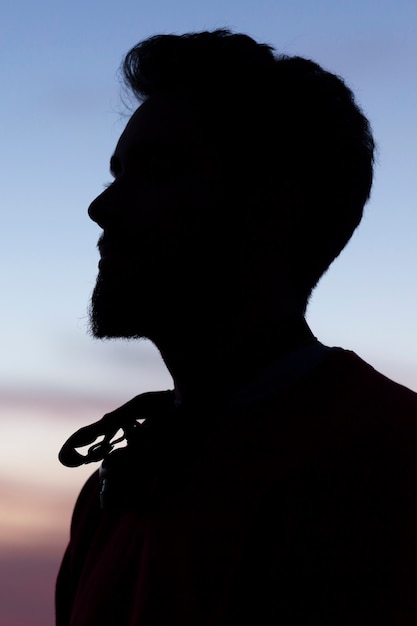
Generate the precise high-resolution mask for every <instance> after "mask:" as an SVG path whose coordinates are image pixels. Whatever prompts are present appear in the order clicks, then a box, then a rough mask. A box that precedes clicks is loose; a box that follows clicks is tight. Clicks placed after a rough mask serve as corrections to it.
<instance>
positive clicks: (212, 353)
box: [155, 315, 315, 404]
mask: <svg viewBox="0 0 417 626" xmlns="http://www.w3.org/2000/svg"><path fill="white" fill-rule="evenodd" d="M231 336H232V337H233V335H231V334H230V333H222V332H216V333H211V334H205V335H204V337H203V339H201V337H200V336H199V335H198V332H197V333H196V334H195V335H193V336H189V335H186V336H184V334H183V335H182V336H181V335H176V336H175V337H174V338H170V340H168V341H164V340H161V341H159V342H155V344H156V346H157V347H158V349H159V351H160V353H161V355H162V358H163V360H164V362H165V364H166V366H167V368H168V370H169V371H170V373H171V376H172V378H173V380H174V384H175V390H176V394H177V398H178V400H179V401H180V402H182V403H187V404H194V403H198V402H201V398H202V397H206V398H207V396H210V394H211V395H213V396H215V397H216V398H217V399H219V398H226V397H228V396H229V395H230V394H231V393H233V392H234V391H236V390H238V389H241V388H242V387H243V386H244V385H245V384H246V383H247V382H248V381H250V380H251V379H252V378H253V377H254V376H256V375H257V374H259V373H260V372H261V371H262V370H263V369H264V368H265V367H267V366H268V365H269V364H270V363H272V362H274V361H276V360H277V359H279V358H280V357H282V356H283V355H285V354H287V353H288V352H290V351H292V350H294V349H296V348H299V347H301V346H302V345H307V344H309V343H312V342H314V341H315V337H314V335H313V334H312V332H311V330H310V328H309V327H308V325H307V323H306V321H305V319H304V317H303V316H302V315H299V316H296V315H294V316H288V317H283V318H281V319H280V320H279V321H277V324H276V326H274V327H273V328H268V329H261V330H259V331H258V332H257V333H253V334H251V335H248V334H246V335H245V336H240V337H239V336H238V337H236V336H235V337H234V338H233V339H230V337H231ZM225 337H226V338H225Z"/></svg>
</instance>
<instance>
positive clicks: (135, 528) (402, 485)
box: [56, 349, 417, 626]
mask: <svg viewBox="0 0 417 626" xmlns="http://www.w3.org/2000/svg"><path fill="white" fill-rule="evenodd" d="M187 419H188V421H187V420H185V421H184V423H183V424H182V423H181V418H179V419H178V424H177V425H176V427H175V430H174V431H173V433H174V434H171V435H170V436H169V437H166V438H165V440H163V441H162V440H161V445H160V446H159V444H158V443H157V445H156V446H155V447H154V449H155V458H153V459H152V461H153V463H151V465H152V471H150V472H148V473H147V472H146V467H145V468H144V470H143V471H142V470H140V471H138V472H137V473H127V475H126V476H125V478H124V479H123V480H124V485H125V486H126V485H128V486H129V489H130V493H131V502H129V497H128V498H125V502H122V504H121V505H120V506H121V508H118V507H117V506H116V507H111V506H110V507H107V508H105V509H104V510H101V509H100V500H99V478H98V472H95V473H94V474H93V475H92V476H91V478H90V479H89V480H88V481H87V483H86V484H85V486H84V487H83V489H82V491H81V493H80V496H79V498H78V500H77V503H76V506H75V510H74V515H73V520H72V525H71V539H70V543H69V546H68V548H67V551H66V553H65V556H64V559H63V562H62V565H61V569H60V572H59V576H58V581H57V591H56V607H57V626H106V625H115V626H165V625H167V626H168V625H169V626H235V625H237V624H239V625H240V624H243V623H252V624H256V625H257V626H258V625H259V626H268V625H272V624H273V625H277V626H278V625H279V626H290V625H291V626H295V625H303V626H304V625H305V626H313V625H314V626H316V625H317V626H362V625H363V626H365V625H366V626H374V625H375V626H376V625H378V626H388V625H390V626H411V625H414V626H415V625H416V624H417V394H416V393H414V392H413V391H411V390H409V389H407V388H405V387H403V386H401V385H399V384H397V383H395V382H393V381H391V380H389V379H387V378H386V377H385V376H383V375H381V374H380V373H378V372H376V371H375V370H374V369H373V368H372V367H370V366H369V365H368V364H366V363H365V362H364V361H362V360H361V359H360V358H359V357H358V356H356V355H355V354H354V353H352V352H348V351H345V350H342V349H332V350H331V351H329V352H328V353H327V354H326V357H325V358H324V359H323V360H322V362H321V363H319V364H318V365H316V366H315V367H314V368H313V369H312V370H310V371H309V372H307V373H303V374H302V375H301V378H298V379H297V380H291V381H289V383H288V384H287V385H285V386H284V387H281V388H280V389H279V390H277V392H276V393H274V394H272V395H267V396H265V397H264V398H263V399H258V400H257V401H256V402H255V403H253V402H252V403H249V404H247V405H245V406H243V407H242V406H241V407H240V408H235V409H233V410H231V409H227V408H225V409H223V408H222V407H218V410H216V412H215V414H212V413H211V412H210V413H206V412H205V411H204V407H203V408H202V410H201V414H198V415H197V414H196V415H194V416H192V421H190V419H189V416H188V418H187ZM184 424H185V425H186V427H184ZM190 425H191V426H190ZM189 426H190V427H189Z"/></svg>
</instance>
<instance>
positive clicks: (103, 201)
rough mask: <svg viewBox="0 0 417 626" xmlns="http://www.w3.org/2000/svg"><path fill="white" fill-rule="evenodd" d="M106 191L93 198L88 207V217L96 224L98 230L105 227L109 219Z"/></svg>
mask: <svg viewBox="0 0 417 626" xmlns="http://www.w3.org/2000/svg"><path fill="white" fill-rule="evenodd" d="M107 191H108V190H107V189H105V190H104V191H103V193H101V194H100V195H99V196H97V198H95V199H94V200H93V201H92V203H91V204H90V206H89V207H88V216H89V218H90V219H92V220H93V222H96V224H98V225H99V226H100V228H103V229H104V227H105V224H106V223H107V222H108V219H109V203H108V198H107V195H108V194H107Z"/></svg>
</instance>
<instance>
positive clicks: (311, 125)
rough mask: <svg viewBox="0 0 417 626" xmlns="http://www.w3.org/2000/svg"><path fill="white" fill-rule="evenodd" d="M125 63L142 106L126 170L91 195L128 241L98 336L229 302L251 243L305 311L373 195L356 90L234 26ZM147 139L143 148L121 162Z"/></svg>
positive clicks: (97, 318) (100, 305)
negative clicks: (98, 193) (265, 252)
mask: <svg viewBox="0 0 417 626" xmlns="http://www.w3.org/2000/svg"><path fill="white" fill-rule="evenodd" d="M121 69H122V74H123V78H124V81H125V84H126V86H127V87H128V89H129V90H130V92H131V93H132V94H133V95H134V97H135V98H136V100H137V102H138V104H140V106H139V109H138V110H137V111H136V112H135V113H134V115H133V116H132V118H131V120H130V122H129V124H128V125H127V128H126V130H125V131H124V133H123V135H122V137H121V139H120V141H119V144H118V146H117V148H116V151H115V154H114V156H113V162H114V164H115V168H114V169H115V172H114V173H115V182H114V183H113V185H112V186H111V187H110V188H109V189H107V190H106V191H105V192H104V193H103V194H102V195H101V196H99V198H97V199H96V200H95V201H94V202H93V204H92V205H91V207H90V215H91V216H92V218H93V219H94V220H95V221H97V222H98V223H99V225H100V226H101V227H102V228H103V231H104V232H103V240H102V248H103V249H104V245H105V243H106V240H107V242H108V243H109V244H110V245H113V242H117V245H115V247H118V249H119V251H120V250H122V249H123V250H124V257H123V258H124V260H122V261H121V260H120V259H121V256H120V255H119V258H118V260H117V261H116V260H115V259H113V260H114V263H113V265H111V264H110V261H109V264H110V265H111V267H110V268H109V269H108V270H107V269H106V267H105V262H106V259H104V262H103V267H102V268H101V270H100V273H99V277H98V280H97V286H96V288H95V291H94V294H93V301H92V315H91V319H92V331H93V333H94V334H95V336H98V337H103V336H134V337H135V336H147V337H149V338H151V339H153V336H152V333H153V332H157V326H158V325H159V327H160V326H161V325H163V324H166V323H167V322H168V318H171V316H172V315H174V313H175V311H177V312H178V315H180V316H181V315H184V308H187V307H188V308H187V310H188V311H190V305H192V303H193V302H195V305H196V310H201V307H205V310H206V311H211V313H212V314H213V313H214V311H215V309H216V310H219V309H222V308H223V310H225V308H226V307H225V305H226V304H230V303H231V302H232V300H233V298H234V296H235V293H234V289H233V285H234V284H237V283H238V282H239V280H240V279H239V277H238V273H239V267H238V264H239V263H240V262H241V261H242V255H245V254H246V256H247V259H246V261H247V262H248V263H256V259H259V258H260V257H261V256H262V255H261V254H260V253H261V252H262V251H263V250H265V248H266V247H267V248H268V250H269V254H268V263H269V265H271V262H272V265H275V266H276V268H277V276H278V275H282V274H283V272H285V273H286V274H287V276H288V282H289V283H290V284H291V285H292V290H293V293H294V294H295V297H296V299H297V302H298V304H299V307H300V309H302V310H305V307H306V305H307V302H308V298H309V296H310V294H311V291H312V290H313V288H314V287H315V286H316V284H317V282H318V281H319V279H320V277H321V276H322V275H323V274H324V273H325V271H326V270H327V268H328V267H329V266H330V264H331V263H332V261H333V260H334V259H335V258H336V257H337V256H338V255H339V253H340V252H341V250H342V249H343V248H344V247H345V245H346V244H347V242H348V241H349V239H350V237H351V236H352V234H353V232H354V230H355V229H356V227H357V226H358V224H359V223H360V220H361V218H362V214H363V208H364V205H365V203H366V201H367V200H368V198H369V194H370V189H371V184H372V175H373V153H374V142H373V138H372V134H371V130H370V126H369V123H368V121H367V119H366V118H365V116H364V115H363V113H362V111H361V110H360V108H359V107H358V105H357V103H356V102H355V99H354V96H353V94H352V92H351V90H350V89H349V88H348V87H347V86H346V84H345V83H344V81H343V80H342V79H341V78H339V77H338V76H336V75H334V74H332V73H330V72H327V71H325V70H324V69H323V68H321V67H320V66H319V65H318V64H317V63H314V62H313V61H311V60H308V59H304V58H300V57H297V56H295V57H289V56H287V55H281V54H277V53H276V52H275V51H274V49H273V48H272V46H270V45H267V44H264V43H258V42H256V41H254V40H253V39H252V38H250V37H248V36H246V35H243V34H234V33H231V32H230V31H228V30H216V31H212V32H201V33H189V34H185V35H157V36H154V37H151V38H149V39H147V40H145V41H143V42H141V43H139V44H138V45H136V46H135V47H134V48H132V49H131V50H130V51H129V52H128V54H127V55H126V57H125V59H124V62H123V64H122V68H121ZM135 142H136V143H137V142H139V143H140V144H141V146H142V147H141V150H140V151H139V152H141V154H142V156H141V157H140V158H139V159H138V158H135V159H130V161H129V163H124V162H122V161H126V160H128V159H129V155H132V154H133V153H134V152H135V150H136V148H137V146H136V148H135V147H134V146H133V144H135ZM132 146H133V147H132ZM136 152H138V151H137V150H136ZM152 163H153V164H154V165H150V164H152ZM155 163H156V167H154V166H155ZM156 170H157V171H156ZM155 175H156V177H155ZM158 177H160V180H159V182H158ZM167 178H169V182H168V184H167ZM149 180H151V181H152V185H149ZM146 181H147V182H146ZM145 182H146V185H145ZM258 253H259V254H258ZM263 258H266V257H265V255H263ZM248 259H249V261H248ZM260 271H262V267H261V268H260ZM196 273H197V279H196ZM193 276H194V278H193ZM278 288H279V286H278V285H277V289H278ZM136 303H138V304H136ZM182 305H183V310H181V306H182ZM191 308H192V307H191ZM146 309H147V310H148V311H149V314H148V315H147V314H146ZM174 317H175V315H174ZM141 320H142V321H143V323H142V321H141ZM152 325H153V327H152Z"/></svg>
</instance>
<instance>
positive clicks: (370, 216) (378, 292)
mask: <svg viewBox="0 0 417 626" xmlns="http://www.w3.org/2000/svg"><path fill="white" fill-rule="evenodd" d="M218 27H228V28H230V29H232V30H234V31H235V32H245V33H246V34H248V35H251V36H252V37H254V38H255V39H257V40H259V41H263V42H266V43H269V44H271V45H273V46H274V47H275V48H276V50H277V52H282V53H285V54H290V55H291V54H297V55H301V56H304V57H307V58H311V59H313V60H314V61H316V62H318V63H320V64H321V65H322V66H323V67H324V68H325V69H327V70H330V71H332V72H335V73H336V74H338V75H340V76H342V77H343V78H344V79H345V81H346V82H347V84H348V85H349V86H350V87H351V88H352V89H353V91H354V93H355V95H356V98H357V101H358V103H359V105H360V106H361V107H362V109H363V110H364V112H365V114H366V115H367V117H368V118H369V120H370V122H371V125H372V128H373V132H374V135H375V139H376V142H377V146H378V149H377V162H376V169H375V181H374V187H373V191H372V195H371V199H370V201H369V203H368V204H367V206H366V209H365V214H364V218H363V220H362V223H361V225H360V226H359V228H358V230H357V231H356V232H355V234H354V236H353V238H352V240H351V241H350V243H349V244H348V246H347V247H346V249H345V250H344V251H343V252H342V254H341V255H340V257H339V258H338V259H337V260H336V261H335V262H334V263H333V264H332V266H331V268H330V269H329V271H328V272H327V273H326V275H325V276H324V277H323V278H322V280H321V281H320V283H319V285H318V287H317V288H316V290H315V291H314V293H313V296H312V298H311V301H310V304H309V307H308V310H307V321H308V323H309V324H310V327H311V329H312V331H313V332H314V334H315V335H316V336H317V337H318V339H320V341H322V342H323V343H325V344H327V345H337V346H341V347H343V348H347V349H350V350H354V351H355V352H356V353H357V354H359V356H361V357H362V358H363V359H365V360H366V361H367V362H368V363H370V364H371V365H372V366H373V367H375V368H376V369H377V370H379V371H380V372H382V373H383V374H385V375H386V376H389V377H390V378H392V379H394V380H396V381H397V382H399V383H401V384H403V385H405V386H407V387H409V388H411V389H413V390H416V391H417V332H416V329H415V319H416V314H417V289H416V284H415V276H416V270H417V246H416V242H417V212H416V199H415V179H416V173H417V172H416V164H417V124H416V111H417V80H416V78H417V72H416V59H417V2H416V1H415V0H395V1H394V0H349V1H346V0H339V1H338V2H335V1H334V0H321V1H320V2H317V1H314V2H313V1H308V0H287V1H283V0H250V1H249V0H239V1H237V0H231V1H227V0H221V1H220V0H210V1H208V0H207V1H196V0H176V1H175V2H174V1H173V0H152V2H149V1H146V2H145V1H144V0H136V1H132V0H118V2H114V1H112V2H109V1H108V0H100V1H99V0H72V2H70V3H69V2H67V3H61V2H56V1H54V0H49V1H48V0H37V2H33V1H32V0H14V1H13V2H11V0H3V2H2V20H1V23H0V33H1V36H0V80H1V98H0V111H1V118H0V119H1V122H0V124H1V155H2V156H1V174H0V176H1V185H0V196H1V204H0V206H1V222H2V223H1V228H0V268H1V269H0V290H1V295H2V305H1V309H0V316H1V324H0V339H1V352H0V425H1V433H2V435H1V437H0V499H1V503H2V504H1V509H0V624H5V625H7V626H41V625H42V626H53V586H54V580H55V576H56V572H57V569H58V566H59V561H60V559H61V557H62V553H63V551H64V549H65V545H66V542H67V540H68V532H69V522H70V516H71V511H72V507H73V504H74V500H75V497H76V495H77V494H78V492H79V490H80V488H81V486H82V484H83V482H84V480H85V479H86V477H87V476H89V475H90V473H91V472H92V471H93V470H94V469H95V466H86V467H82V468H79V469H68V468H64V467H62V466H61V465H60V464H59V462H58V460H57V454H58V451H59V449H60V447H61V445H62V443H63V442H64V441H65V439H66V438H67V437H68V436H69V435H70V434H71V433H72V432H73V431H74V430H76V429H77V428H79V427H81V426H83V425H86V424H88V423H90V422H93V421H96V420H97V419H99V418H100V417H101V416H102V415H103V414H104V413H106V412H108V411H110V410H112V409H114V408H116V407H117V406H118V405H120V404H121V403H123V402H125V401H126V400H128V399H130V398H131V397H133V396H135V395H137V394H138V393H141V392H143V391H149V390H153V389H167V388H170V387H171V386H172V382H171V379H170V376H169V374H168V373H167V371H166V369H165V367H164V364H163V363H162V361H161V359H160V356H159V354H158V353H157V351H156V350H155V348H154V347H153V346H152V345H151V344H150V343H149V342H146V341H142V342H121V341H111V342H98V341H95V340H93V339H92V338H91V337H90V336H89V334H88V332H87V306H88V301H89V298H90V295H91V291H92V288H93V286H94V282H95V277H96V273H97V262H98V252H97V249H96V242H97V239H98V237H99V235H100V230H99V228H98V226H97V225H96V224H94V223H93V222H91V221H90V220H89V219H88V216H87V208H88V206H89V204H90V202H91V201H92V200H93V199H94V197H95V196H96V195H97V194H99V193H100V192H101V191H102V189H103V185H104V184H105V183H106V182H108V181H109V178H110V175H109V172H108V162H109V157H110V155H111V153H112V151H113V149H114V146H115V143H116V141H117V138H118V136H119V135H120V133H121V132H122V130H123V128H124V125H125V123H126V120H127V117H126V116H127V111H126V109H125V107H124V105H123V101H122V98H121V90H120V83H119V79H118V74H117V70H118V67H119V64H120V62H121V60H122V58H123V55H124V53H126V52H127V51H128V49H130V48H131V47H132V46H133V45H134V44H135V43H137V42H138V41H140V40H141V39H144V38H145V37H148V36H150V35H154V34H157V33H178V34H181V33H184V32H189V31H197V30H206V29H208V30H211V29H213V28H218ZM168 271H169V268H167V272H168Z"/></svg>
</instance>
